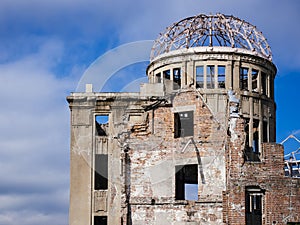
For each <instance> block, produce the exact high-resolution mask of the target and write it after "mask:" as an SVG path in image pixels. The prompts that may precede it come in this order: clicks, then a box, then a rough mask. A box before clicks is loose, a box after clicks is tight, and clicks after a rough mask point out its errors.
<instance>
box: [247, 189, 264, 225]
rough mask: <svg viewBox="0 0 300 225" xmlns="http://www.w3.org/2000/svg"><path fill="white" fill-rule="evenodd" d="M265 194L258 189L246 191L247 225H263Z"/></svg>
mask: <svg viewBox="0 0 300 225" xmlns="http://www.w3.org/2000/svg"><path fill="white" fill-rule="evenodd" d="M262 197H263V192H262V190H261V189H260V188H258V187H251V188H247V189H246V199H245V200H246V225H261V224H262Z"/></svg>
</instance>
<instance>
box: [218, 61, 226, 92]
mask: <svg viewBox="0 0 300 225" xmlns="http://www.w3.org/2000/svg"><path fill="white" fill-rule="evenodd" d="M225 71H226V67H225V66H218V88H225Z"/></svg>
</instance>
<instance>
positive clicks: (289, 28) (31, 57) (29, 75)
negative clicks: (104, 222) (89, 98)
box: [0, 0, 300, 225]
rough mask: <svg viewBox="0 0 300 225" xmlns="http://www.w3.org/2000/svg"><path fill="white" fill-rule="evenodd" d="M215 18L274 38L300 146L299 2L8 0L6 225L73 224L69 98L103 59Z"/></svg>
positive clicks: (2, 52) (280, 87)
mask: <svg viewBox="0 0 300 225" xmlns="http://www.w3.org/2000/svg"><path fill="white" fill-rule="evenodd" d="M216 12H221V13H224V14H230V15H231V14H232V15H234V16H237V17H239V18H241V19H245V20H246V21H248V22H250V23H252V24H254V25H256V26H257V27H258V29H259V30H261V31H262V32H263V34H264V35H265V36H266V37H267V39H268V42H269V44H270V46H271V49H272V52H273V61H274V63H275V64H276V66H277V68H278V74H277V78H276V84H275V87H276V101H277V140H278V142H280V141H282V140H283V139H285V138H286V137H287V136H288V135H289V134H295V135H296V136H297V137H298V138H299V137H300V122H299V115H298V114H299V109H300V106H299V84H300V44H299V37H300V29H298V28H299V22H300V13H299V12H300V1H298V0H285V1H276V3H274V1H273V0H264V1H261V0H248V1H241V0H226V1H224V0H197V1H196V0H185V1H182V0H181V1H179V0H152V1H143V0H125V1H124V0H43V1H42V0H27V1H23V0H1V3H0V101H1V110H0V124H1V126H0V132H1V135H0V165H1V170H0V181H1V182H0V202H1V204H0V225H12V224H23V225H37V224H39V225H40V224H43V225H50V224H51V225H53V224H55V225H67V224H68V198H69V109H68V105H67V102H66V100H65V97H66V96H67V95H68V94H69V93H70V92H71V91H74V90H75V89H76V86H77V83H78V82H79V80H80V78H81V76H82V75H83V73H84V71H85V70H86V69H87V68H88V66H89V65H90V64H91V63H92V62H93V61H94V60H96V59H97V58H98V57H99V56H100V55H102V54H104V53H105V52H107V51H108V50H110V49H112V48H115V47H117V46H119V45H121V44H125V43H128V42H133V41H140V40H153V39H155V38H156V37H157V36H158V34H159V33H160V32H163V31H164V29H165V28H166V27H167V26H169V25H170V24H172V23H173V22H176V21H178V20H180V19H182V18H185V17H187V16H192V15H196V14H199V13H216ZM129 71H137V77H139V76H140V77H143V76H144V75H145V74H144V73H143V71H142V70H140V69H138V70H136V69H133V68H130V69H129ZM119 75H120V74H119Z"/></svg>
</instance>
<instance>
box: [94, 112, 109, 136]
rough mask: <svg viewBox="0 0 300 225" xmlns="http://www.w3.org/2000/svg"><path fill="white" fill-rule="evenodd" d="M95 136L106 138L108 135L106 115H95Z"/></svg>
mask: <svg viewBox="0 0 300 225" xmlns="http://www.w3.org/2000/svg"><path fill="white" fill-rule="evenodd" d="M95 123H96V135H98V136H107V134H108V125H109V123H108V115H97V116H96V118H95Z"/></svg>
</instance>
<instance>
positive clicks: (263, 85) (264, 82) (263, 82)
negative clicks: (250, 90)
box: [261, 72, 268, 95]
mask: <svg viewBox="0 0 300 225" xmlns="http://www.w3.org/2000/svg"><path fill="white" fill-rule="evenodd" d="M267 79H268V77H267V74H266V73H264V72H262V73H261V93H262V94H263V95H267V92H268V91H267V83H268V82H267Z"/></svg>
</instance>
